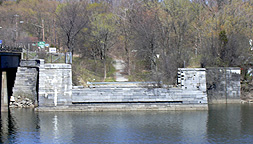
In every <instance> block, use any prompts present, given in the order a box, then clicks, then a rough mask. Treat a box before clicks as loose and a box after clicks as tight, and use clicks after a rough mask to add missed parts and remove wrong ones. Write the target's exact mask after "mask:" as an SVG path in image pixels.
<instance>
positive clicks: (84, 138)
mask: <svg viewBox="0 0 253 144" xmlns="http://www.w3.org/2000/svg"><path fill="white" fill-rule="evenodd" d="M0 124H1V131H0V143H18V144H20V143H45V144H50V143H66V144H70V143H134V144H136V143H145V144H148V143H152V144H153V143H157V144H161V143H183V144H185V143H203V144H205V143H252V142H253V105H248V104H245V105H209V110H208V111H152V112H150V111H131V112H34V111H33V110H30V109H15V110H11V111H10V112H9V113H1V119H0Z"/></svg>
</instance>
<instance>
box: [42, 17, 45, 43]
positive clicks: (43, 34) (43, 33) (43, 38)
mask: <svg viewBox="0 0 253 144" xmlns="http://www.w3.org/2000/svg"><path fill="white" fill-rule="evenodd" d="M41 28H42V41H43V42H44V41H45V29H44V20H42V27H41Z"/></svg>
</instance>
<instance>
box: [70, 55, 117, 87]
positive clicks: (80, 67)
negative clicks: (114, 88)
mask: <svg viewBox="0 0 253 144" xmlns="http://www.w3.org/2000/svg"><path fill="white" fill-rule="evenodd" d="M112 63H113V61H112V59H110V58H108V59H107V79H106V80H105V81H115V79H114V73H115V68H114V67H113V65H112ZM72 69H73V84H74V85H83V86H87V82H88V81H89V82H97V81H103V74H104V71H103V63H102V61H99V60H97V61H96V62H95V61H94V60H91V59H84V58H79V57H74V59H73V64H72Z"/></svg>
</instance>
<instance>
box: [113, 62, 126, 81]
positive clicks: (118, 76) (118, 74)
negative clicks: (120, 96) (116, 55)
mask: <svg viewBox="0 0 253 144" xmlns="http://www.w3.org/2000/svg"><path fill="white" fill-rule="evenodd" d="M114 67H115V69H116V74H115V79H116V81H117V82H123V81H128V79H127V78H125V77H124V76H123V75H122V74H121V73H122V72H124V68H125V62H124V61H123V60H119V59H115V64H114Z"/></svg>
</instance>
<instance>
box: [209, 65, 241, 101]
mask: <svg viewBox="0 0 253 144" xmlns="http://www.w3.org/2000/svg"><path fill="white" fill-rule="evenodd" d="M240 74H241V70H240V68H237V67H219V68H207V71H206V79H207V83H206V85H207V96H208V102H209V103H210V104H211V103H240V102H241V98H240V94H241V91H240V89H241V85H240V76H241V75H240Z"/></svg>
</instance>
